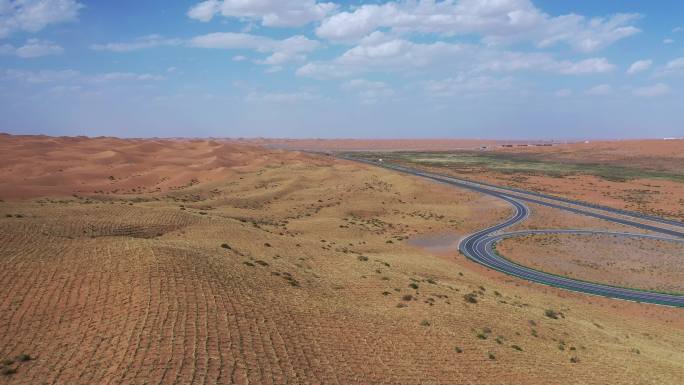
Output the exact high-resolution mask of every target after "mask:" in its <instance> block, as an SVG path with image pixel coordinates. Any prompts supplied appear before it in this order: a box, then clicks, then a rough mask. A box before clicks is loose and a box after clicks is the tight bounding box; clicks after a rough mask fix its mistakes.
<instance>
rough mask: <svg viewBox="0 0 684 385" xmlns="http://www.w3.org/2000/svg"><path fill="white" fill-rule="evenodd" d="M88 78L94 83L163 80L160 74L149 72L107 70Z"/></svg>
mask: <svg viewBox="0 0 684 385" xmlns="http://www.w3.org/2000/svg"><path fill="white" fill-rule="evenodd" d="M88 80H90V81H92V82H95V83H104V82H112V81H156V80H164V77H163V76H161V75H154V74H149V73H142V74H141V73H135V72H108V73H104V74H100V75H95V76H91V77H88Z"/></svg>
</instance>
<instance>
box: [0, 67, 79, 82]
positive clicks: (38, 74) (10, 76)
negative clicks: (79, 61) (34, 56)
mask: <svg viewBox="0 0 684 385" xmlns="http://www.w3.org/2000/svg"><path fill="white" fill-rule="evenodd" d="M79 75H80V73H79V72H78V71H74V70H61V71H53V70H43V71H25V70H15V69H6V70H4V71H0V79H3V80H18V81H23V82H26V83H52V82H58V81H65V80H71V79H74V78H77V77H78V76H79Z"/></svg>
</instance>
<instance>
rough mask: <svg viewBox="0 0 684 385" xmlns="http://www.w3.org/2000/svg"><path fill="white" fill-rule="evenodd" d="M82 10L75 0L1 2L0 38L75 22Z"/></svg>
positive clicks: (10, 0) (7, 0)
mask: <svg viewBox="0 0 684 385" xmlns="http://www.w3.org/2000/svg"><path fill="white" fill-rule="evenodd" d="M81 8H83V5H82V4H80V3H78V2H77V1H75V0H0V38H4V37H7V36H9V35H11V34H12V33H14V32H19V31H25V32H38V31H40V30H42V29H43V28H45V27H47V26H49V25H51V24H59V23H65V22H70V21H75V20H76V19H77V18H78V12H79V10H80V9H81Z"/></svg>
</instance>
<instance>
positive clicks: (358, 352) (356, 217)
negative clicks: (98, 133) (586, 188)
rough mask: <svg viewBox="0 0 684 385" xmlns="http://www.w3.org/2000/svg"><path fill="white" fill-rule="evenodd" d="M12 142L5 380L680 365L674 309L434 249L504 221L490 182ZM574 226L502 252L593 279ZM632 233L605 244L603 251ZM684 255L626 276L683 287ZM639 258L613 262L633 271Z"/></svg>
mask: <svg viewBox="0 0 684 385" xmlns="http://www.w3.org/2000/svg"><path fill="white" fill-rule="evenodd" d="M0 147H1V148H2V151H1V152H0V153H1V154H2V165H3V166H2V168H1V169H0V176H2V181H3V184H1V185H0V198H1V199H2V202H0V214H2V215H1V218H0V229H1V230H0V237H1V240H2V242H0V245H1V246H0V250H1V251H2V255H3V256H4V258H5V259H4V268H3V269H2V273H1V276H0V285H2V291H3V292H4V293H5V295H4V296H3V300H2V301H1V302H0V308H1V310H2V311H0V327H1V328H2V330H3V332H2V333H1V334H0V335H1V336H2V337H1V340H0V358H2V359H3V371H4V373H5V374H3V375H2V376H0V381H1V382H2V383H8V384H34V383H48V384H57V383H70V384H75V383H82V384H86V383H87V384H92V383H110V384H144V383H148V384H149V383H159V384H174V383H175V384H178V383H230V384H232V383H235V384H250V383H251V384H281V383H299V384H305V383H345V384H346V383H358V384H372V383H377V384H380V383H395V384H416V383H453V384H463V383H488V384H491V383H506V384H549V383H557V384H563V383H587V384H589V383H597V384H599V383H605V382H607V381H609V382H610V383H614V384H633V383H642V384H678V383H679V382H680V379H681V378H682V376H684V367H683V366H682V365H681V362H683V361H684V355H683V354H684V353H683V352H682V351H681V349H680V347H681V345H682V343H684V333H682V330H683V329H684V322H683V321H682V320H683V318H682V317H681V310H680V309H677V308H670V307H662V306H657V305H650V304H638V303H631V302H624V301H618V300H614V299H609V298H600V297H587V296H586V295H584V294H580V293H572V292H568V291H565V290H561V289H555V288H552V287H548V286H542V285H539V284H535V283H530V282H527V281H525V280H522V279H518V278H514V277H511V276H508V275H505V274H502V273H498V272H495V271H492V270H489V269H487V268H485V267H483V266H480V265H478V264H476V263H474V262H472V261H470V260H468V259H466V258H465V257H464V256H463V255H462V254H460V253H459V252H458V249H457V247H454V245H453V244H452V245H450V246H448V247H442V248H439V247H430V246H431V243H434V242H433V241H430V239H434V238H435V237H437V238H439V237H440V235H444V234H446V235H447V236H448V237H451V239H452V240H457V239H459V238H462V237H464V236H465V235H467V234H470V233H473V232H475V231H477V230H478V229H481V228H485V227H487V226H490V225H492V224H494V223H497V222H499V221H501V220H503V219H505V218H507V217H508V216H510V215H511V209H510V207H508V206H507V205H506V204H504V203H502V202H500V201H498V200H496V199H494V198H491V197H487V196H486V195H482V194H478V193H476V192H472V191H468V190H466V189H458V188H454V187H451V186H448V185H443V184H438V183H434V182H431V181H429V180H425V179H422V178H419V177H414V176H408V175H403V174H400V173H397V172H394V171H391V170H386V169H383V168H379V167H375V166H372V165H366V164H361V163H358V162H353V161H347V160H344V159H339V158H336V157H332V156H329V155H317V154H311V153H301V152H297V151H286V150H273V149H268V148H267V147H263V146H261V145H259V144H257V143H245V142H236V141H230V140H155V139H144V140H143V139H115V138H59V137H46V136H12V135H2V136H1V137H0ZM583 198H588V197H583ZM536 210H540V209H536ZM536 210H535V212H536ZM564 215H568V216H574V217H576V219H575V222H574V223H572V220H571V219H565V220H564V219H560V221H561V222H563V223H565V224H566V225H568V226H570V227H573V226H574V225H576V226H583V227H592V226H594V227H597V228H599V227H601V223H600V221H599V220H596V219H591V218H586V217H583V216H579V215H574V214H573V215H571V214H564ZM550 217H551V215H547V216H544V215H542V216H539V217H538V218H537V219H536V222H531V224H530V225H529V226H528V227H535V226H537V227H543V226H549V225H551V224H552V223H551V224H550V223H549V221H550V219H548V218H550ZM533 218H534V217H532V219H533ZM544 218H547V219H544ZM557 220H558V219H557ZM619 227H620V226H614V227H613V229H616V228H619ZM605 228H611V227H610V226H607V227H605ZM431 237H432V238H431ZM571 238H573V240H572V242H570V243H565V242H563V243H560V244H557V242H556V241H555V240H557V237H556V238H554V237H543V238H541V239H537V238H535V237H527V238H516V239H511V240H505V241H503V242H502V247H501V250H505V253H504V254H505V255H506V256H509V257H510V258H513V259H518V258H523V257H524V258H525V259H520V261H521V262H524V263H529V264H531V265H533V266H536V265H538V264H541V265H540V266H544V267H545V268H546V267H547V265H546V264H545V262H544V260H543V259H540V258H538V257H537V256H536V255H537V254H535V252H537V253H538V251H539V250H541V248H540V246H544V245H546V244H548V243H551V244H552V245H555V248H554V249H548V248H545V249H544V250H546V251H547V253H546V254H544V255H543V256H544V257H550V256H554V259H560V258H566V259H567V262H566V263H570V264H573V266H577V267H576V268H575V269H572V270H571V272H572V274H576V275H577V276H578V277H582V278H584V279H593V278H596V276H595V275H596V274H600V273H601V271H603V270H601V269H605V267H604V266H603V265H604V263H603V262H601V267H600V268H599V270H598V271H596V272H594V275H592V274H589V273H590V272H591V271H593V270H592V269H590V268H588V269H589V270H588V271H585V270H586V269H587V268H585V270H581V267H582V266H585V264H590V263H591V262H592V260H591V259H590V260H586V261H582V260H581V259H580V260H578V261H576V260H577V259H578V258H583V256H585V254H582V255H576V254H575V253H573V252H574V251H577V250H583V249H582V248H580V247H579V246H577V244H584V243H585V242H589V241H588V240H586V239H579V236H572V237H571ZM421 239H428V241H427V242H425V241H424V242H422V243H421V242H420V240H421ZM455 242H456V241H455ZM540 243H541V244H540ZM432 246H434V245H432ZM613 246H615V247H613ZM629 246H630V244H623V243H622V240H620V241H619V242H618V241H616V242H615V245H608V246H606V249H605V250H609V251H610V252H612V253H614V254H611V255H613V257H612V258H613V259H611V260H606V264H607V265H609V264H612V263H616V262H611V261H614V260H615V259H617V258H618V257H617V255H618V254H616V253H620V252H621V251H622V250H624V249H626V248H629ZM656 246H658V245H650V244H644V245H641V246H640V247H642V248H646V249H650V248H654V249H655V248H656ZM673 247H674V246H672V245H670V246H668V247H665V248H658V249H657V250H658V251H654V253H656V254H648V258H660V259H659V260H658V261H653V262H648V265H646V266H645V267H641V268H642V269H643V268H647V272H640V271H637V272H635V273H633V274H632V275H629V274H627V275H625V276H621V278H620V281H611V283H620V284H622V283H625V282H627V283H633V284H634V285H635V286H636V287H645V286H643V285H642V284H643V283H644V280H646V278H648V282H650V283H649V285H650V286H648V287H645V288H649V289H654V290H659V289H663V290H664V289H668V290H675V289H677V290H679V287H680V286H677V285H678V278H677V277H678V276H677V275H676V274H678V273H677V272H676V270H672V265H673V264H675V263H676V262H675V259H673V255H676V254H672V253H681V250H682V249H681V247H680V248H678V249H673ZM509 250H510V252H509ZM549 250H550V251H549ZM596 251H603V249H598V250H596ZM502 252H503V251H502ZM602 255H603V254H602ZM679 255H681V254H679ZM540 256H541V255H540ZM644 256H646V254H640V253H638V252H635V253H634V254H633V255H632V256H631V257H630V259H629V260H628V261H629V262H619V261H618V262H617V263H618V264H626V265H625V266H624V268H623V269H624V270H625V271H626V272H629V271H631V270H630V269H634V268H639V267H638V266H641V265H638V263H645V262H644V261H641V262H639V258H640V257H644ZM588 258H592V256H591V255H589V256H588ZM597 258H598V257H597ZM580 262H581V263H580ZM558 263H560V262H558ZM553 266H554V265H549V266H548V268H549V269H553V268H554V267H553ZM635 266H637V267H635ZM556 268H558V269H561V270H562V271H563V272H566V270H568V269H567V268H566V267H564V266H563V265H559V266H558V267H556ZM644 274H646V276H644ZM616 279H617V278H616ZM623 280H624V281H623ZM656 281H657V282H659V283H654V282H656ZM531 367H534V368H535V370H529V369H530V368H531ZM8 372H11V373H8Z"/></svg>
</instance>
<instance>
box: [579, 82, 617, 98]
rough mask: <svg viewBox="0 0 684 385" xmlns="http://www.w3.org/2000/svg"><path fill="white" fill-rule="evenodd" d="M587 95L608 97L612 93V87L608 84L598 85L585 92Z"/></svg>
mask: <svg viewBox="0 0 684 385" xmlns="http://www.w3.org/2000/svg"><path fill="white" fill-rule="evenodd" d="M585 93H586V94H587V95H594V96H602V95H610V94H612V93H613V87H611V86H610V85H608V84H600V85H598V86H596V87H592V88H590V89H588V90H587V91H586V92H585Z"/></svg>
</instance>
